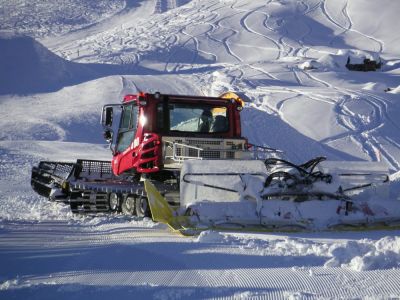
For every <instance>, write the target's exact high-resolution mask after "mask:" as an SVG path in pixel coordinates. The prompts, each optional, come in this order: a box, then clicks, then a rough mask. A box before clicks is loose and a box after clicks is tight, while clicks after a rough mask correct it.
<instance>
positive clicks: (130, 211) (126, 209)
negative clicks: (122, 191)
mask: <svg viewBox="0 0 400 300" xmlns="http://www.w3.org/2000/svg"><path fill="white" fill-rule="evenodd" d="M135 202H136V199H135V197H134V196H126V197H124V198H123V200H122V205H121V210H122V213H123V214H125V215H133V216H134V215H136V209H135V207H136V206H135Z"/></svg>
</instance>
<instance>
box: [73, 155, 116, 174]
mask: <svg viewBox="0 0 400 300" xmlns="http://www.w3.org/2000/svg"><path fill="white" fill-rule="evenodd" d="M77 163H78V165H80V166H81V167H82V172H84V173H87V174H89V175H90V174H92V173H98V174H100V176H101V175H102V174H112V169H111V162H110V161H102V160H82V159H78V161H77Z"/></svg>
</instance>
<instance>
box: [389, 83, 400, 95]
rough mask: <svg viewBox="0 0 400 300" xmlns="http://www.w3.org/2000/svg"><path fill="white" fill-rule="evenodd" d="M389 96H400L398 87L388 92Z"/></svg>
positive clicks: (399, 87)
mask: <svg viewBox="0 0 400 300" xmlns="http://www.w3.org/2000/svg"><path fill="white" fill-rule="evenodd" d="M388 93H390V94H400V85H399V86H397V87H395V88H394V89H391V90H390V91H388Z"/></svg>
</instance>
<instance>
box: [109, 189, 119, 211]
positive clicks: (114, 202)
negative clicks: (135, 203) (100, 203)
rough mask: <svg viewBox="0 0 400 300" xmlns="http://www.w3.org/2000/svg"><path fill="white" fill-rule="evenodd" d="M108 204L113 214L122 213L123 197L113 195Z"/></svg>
mask: <svg viewBox="0 0 400 300" xmlns="http://www.w3.org/2000/svg"><path fill="white" fill-rule="evenodd" d="M108 204H109V205H110V210H111V211H113V212H120V211H121V195H119V194H116V193H111V194H110V195H109V198H108Z"/></svg>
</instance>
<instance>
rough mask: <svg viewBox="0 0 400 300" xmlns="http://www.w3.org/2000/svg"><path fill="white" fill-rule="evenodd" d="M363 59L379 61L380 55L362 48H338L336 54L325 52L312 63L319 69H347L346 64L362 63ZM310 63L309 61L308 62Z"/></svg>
mask: <svg viewBox="0 0 400 300" xmlns="http://www.w3.org/2000/svg"><path fill="white" fill-rule="evenodd" d="M364 59H369V60H371V61H376V62H380V61H382V59H381V57H380V56H379V55H378V54H377V53H374V52H369V51H363V50H353V49H340V50H338V51H337V53H336V54H325V55H322V56H321V57H320V58H319V59H318V60H317V61H316V62H314V65H315V66H316V67H317V68H319V69H324V70H332V69H333V70H335V69H336V70H338V69H343V70H347V68H346V64H347V63H351V64H362V63H363V62H364ZM309 64H311V62H309Z"/></svg>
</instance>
